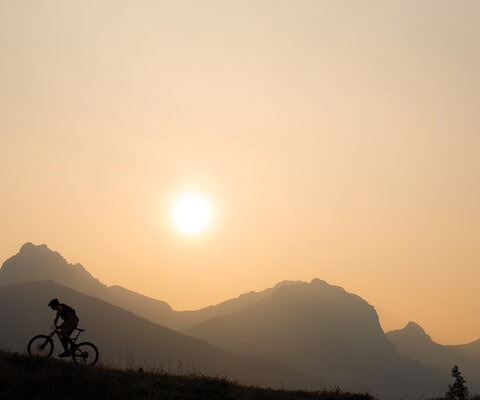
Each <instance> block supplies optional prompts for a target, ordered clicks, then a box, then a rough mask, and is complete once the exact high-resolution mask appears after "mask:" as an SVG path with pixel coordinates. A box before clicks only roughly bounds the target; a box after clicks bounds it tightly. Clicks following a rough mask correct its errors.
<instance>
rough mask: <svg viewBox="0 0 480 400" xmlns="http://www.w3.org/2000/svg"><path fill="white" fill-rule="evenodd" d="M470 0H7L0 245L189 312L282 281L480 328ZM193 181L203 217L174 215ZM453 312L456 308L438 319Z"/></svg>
mask: <svg viewBox="0 0 480 400" xmlns="http://www.w3.org/2000/svg"><path fill="white" fill-rule="evenodd" d="M479 22H480V2H477V1H466V0H465V1H441V0H438V1H436V0H423V1H416V0H412V1H393V0H392V1H373V0H372V1H370V0H369V1H354V0H351V1H334V2H333V1H317V0H311V1H309V0H301V1H299V0H290V1H286V0H276V1H273V0H272V1H267V0H265V1H253V0H252V1H249V0H242V1H214V0H209V1H207V0H196V1H183V0H179V1H155V2H152V1H146V0H145V1H135V2H133V1H123V0H116V1H106V2H101V3H99V2H97V1H82V2H65V1H63V0H58V1H48V2H37V1H33V0H32V1H23V2H18V1H14V0H11V1H8V0H4V1H0V54H1V57H0V184H1V187H2V192H1V193H2V195H1V197H0V222H1V224H0V225H1V229H2V240H1V241H0V260H1V261H2V262H3V261H4V260H5V259H6V258H8V257H10V256H12V255H14V254H15V253H16V252H17V251H18V249H19V248H20V246H21V245H22V244H23V243H24V242H27V241H31V242H33V243H35V244H41V243H45V244H47V245H48V246H49V247H50V248H51V249H53V250H55V251H58V252H60V253H61V254H62V255H63V256H64V257H65V258H66V259H67V260H68V261H69V262H73V263H76V262H80V263H82V264H83V265H84V266H85V267H86V268H87V269H88V270H89V271H90V272H91V273H92V274H93V275H94V276H96V277H97V278H99V279H100V280H101V281H103V282H105V283H107V284H120V285H123V286H125V287H128V288H130V289H133V290H136V291H139V292H141V293H144V294H147V295H150V296H153V297H156V298H159V299H162V300H165V301H167V302H169V303H170V304H171V305H172V306H173V307H174V308H176V309H187V308H199V307H203V306H206V305H209V304H212V303H217V302H220V301H222V300H225V299H228V298H231V297H234V296H237V295H239V294H240V293H243V292H246V291H250V290H261V289H264V288H266V287H270V286H272V285H274V284H275V283H277V282H278V281H281V280H286V279H288V280H310V279H312V278H314V277H319V278H321V279H324V280H326V281H328V282H329V283H331V284H335V285H339V286H343V287H344V288H345V289H347V290H348V291H350V292H354V293H356V294H359V295H360V296H362V297H363V298H365V299H366V300H367V301H369V302H370V303H371V304H373V305H374V306H375V307H376V309H377V310H378V312H379V314H380V317H381V322H382V324H383V326H384V329H386V330H389V329H394V328H400V327H402V326H403V325H404V324H405V323H406V322H408V321H409V320H413V321H416V322H417V323H419V324H420V325H421V326H423V327H424V328H425V329H426V331H427V332H428V333H429V334H431V336H432V338H433V339H434V340H437V341H438V342H440V343H445V344H453V343H464V342H468V341H472V340H475V339H478V338H480V317H479V313H478V304H479V300H480V292H479V291H478V284H479V283H478V282H479V281H480V268H479V264H480V263H479V261H480V246H479V244H480V243H479V235H478V232H479V227H480V186H479V182H480V157H479V156H478V151H479V148H480V135H479V132H480V129H479V128H480V120H479V115H478V106H479V104H480V80H479V74H478V71H480V24H479ZM188 190H194V191H197V192H199V193H202V194H203V195H204V196H206V197H208V198H209V199H210V200H211V201H212V207H213V211H212V213H213V221H212V225H211V226H210V227H209V229H208V230H207V231H206V232H205V233H203V234H201V235H198V236H196V237H189V236H186V235H184V234H181V233H180V232H178V231H177V230H176V229H175V228H174V227H173V226H172V223H171V208H172V202H173V200H174V199H175V198H177V197H178V196H180V195H181V194H182V193H183V192H185V191H188ZM452 321H455V322H452Z"/></svg>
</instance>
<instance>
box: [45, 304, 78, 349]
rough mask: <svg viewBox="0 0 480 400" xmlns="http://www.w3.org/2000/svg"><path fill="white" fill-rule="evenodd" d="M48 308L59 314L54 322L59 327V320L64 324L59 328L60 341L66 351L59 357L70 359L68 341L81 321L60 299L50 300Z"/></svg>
mask: <svg viewBox="0 0 480 400" xmlns="http://www.w3.org/2000/svg"><path fill="white" fill-rule="evenodd" d="M48 306H49V307H50V308H51V309H52V310H53V311H56V312H57V315H56V317H55V319H54V320H53V323H54V324H55V325H57V321H58V319H59V318H61V319H63V323H62V324H61V325H60V326H59V327H58V328H59V330H60V335H59V336H60V341H61V342H62V346H63V348H64V350H65V351H64V352H63V353H61V354H59V355H58V356H59V357H68V356H69V355H70V351H69V350H68V340H69V338H70V335H71V334H72V332H73V330H74V329H75V328H76V327H77V325H78V321H79V319H78V317H77V315H76V313H75V310H74V309H73V308H72V307H70V306H67V305H66V304H64V303H60V302H59V301H58V299H52V300H50V302H49V303H48Z"/></svg>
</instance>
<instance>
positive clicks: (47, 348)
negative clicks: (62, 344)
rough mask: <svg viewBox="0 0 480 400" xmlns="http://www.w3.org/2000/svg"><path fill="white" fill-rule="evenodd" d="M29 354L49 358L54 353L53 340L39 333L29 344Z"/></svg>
mask: <svg viewBox="0 0 480 400" xmlns="http://www.w3.org/2000/svg"><path fill="white" fill-rule="evenodd" d="M27 351H28V354H29V355H31V356H34V357H42V358H48V357H50V356H51V355H52V353H53V340H52V338H51V337H50V336H47V335H37V336H34V337H33V338H31V339H30V341H29V342H28V345H27Z"/></svg>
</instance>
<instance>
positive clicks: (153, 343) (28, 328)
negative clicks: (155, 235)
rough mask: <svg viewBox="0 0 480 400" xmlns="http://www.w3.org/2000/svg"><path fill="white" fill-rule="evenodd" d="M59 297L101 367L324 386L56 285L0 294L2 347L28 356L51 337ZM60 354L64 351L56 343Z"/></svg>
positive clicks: (24, 286)
mask: <svg viewBox="0 0 480 400" xmlns="http://www.w3.org/2000/svg"><path fill="white" fill-rule="evenodd" d="M52 293H54V294H55V296H58V297H59V298H61V299H62V300H64V301H65V302H68V303H69V304H72V305H74V306H75V309H76V311H77V314H78V315H79V316H80V325H79V326H80V327H81V328H84V329H86V331H85V332H84V333H82V340H91V341H93V342H95V344H96V345H97V347H98V349H99V351H100V357H101V360H100V361H104V362H107V363H109V364H110V365H116V366H119V367H123V366H125V365H127V366H128V365H130V364H133V365H134V366H136V367H137V368H138V367H142V366H143V367H155V368H157V369H159V370H161V371H167V372H168V371H169V372H172V373H181V374H190V373H203V374H208V375H212V376H225V375H226V376H228V377H231V378H232V379H238V380H240V381H241V382H244V383H247V384H259V385H261V386H267V387H268V386H272V387H277V388H280V387H286V388H303V387H305V388H309V389H313V388H321V387H323V385H322V382H321V381H320V380H318V379H313V378H310V377H308V376H306V375H305V374H302V373H299V372H297V371H295V370H294V369H293V368H292V367H289V366H287V365H284V364H282V363H280V362H276V361H272V360H267V359H262V358H259V357H252V356H244V355H238V354H234V353H231V352H228V351H225V350H222V349H220V348H218V347H216V346H213V345H211V344H208V343H206V342H203V341H201V340H199V339H195V338H192V337H189V336H186V335H184V334H181V333H178V332H175V331H172V330H171V329H169V328H166V327H163V326H160V325H157V324H154V323H153V322H150V321H148V320H146V319H144V318H141V317H138V316H136V315H134V314H132V313H131V312H128V311H125V310H123V309H122V308H120V307H116V306H113V305H112V304H110V303H107V302H105V301H103V300H99V299H97V298H95V297H93V296H88V295H85V294H83V293H80V292H78V291H76V290H72V289H70V288H67V287H65V286H61V285H59V284H58V283H55V282H53V281H44V282H29V283H23V284H17V285H12V286H6V287H3V288H0V325H1V326H2V329H1V330H0V344H1V347H2V348H6V349H9V350H15V351H25V349H26V344H27V342H28V340H29V339H30V338H31V337H32V336H34V335H36V334H42V333H43V334H48V333H49V328H50V325H51V324H52V320H53V316H52V313H51V310H50V309H49V308H48V307H47V303H48V301H49V299H50V297H51V296H52ZM56 348H57V351H56V352H55V353H58V352H60V351H62V350H61V349H60V344H59V343H56Z"/></svg>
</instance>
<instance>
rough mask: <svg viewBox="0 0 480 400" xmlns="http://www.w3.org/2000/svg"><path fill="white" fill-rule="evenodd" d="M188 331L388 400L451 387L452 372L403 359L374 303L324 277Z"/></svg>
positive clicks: (279, 291) (284, 289)
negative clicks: (322, 279) (330, 283)
mask: <svg viewBox="0 0 480 400" xmlns="http://www.w3.org/2000/svg"><path fill="white" fill-rule="evenodd" d="M184 332H185V333H187V334H190V335H192V336H195V337H197V338H200V339H203V340H205V341H208V342H210V343H213V344H215V345H218V346H220V347H222V348H224V349H228V350H231V351H234V352H238V353H243V354H251V355H257V356H262V357H267V358H270V359H275V360H279V361H282V362H284V363H288V364H289V365H292V366H293V367H294V368H296V369H298V370H300V371H302V372H305V373H308V374H310V375H314V376H317V377H323V378H324V379H325V380H326V381H328V382H332V383H334V384H338V385H340V386H341V387H344V388H349V389H352V390H360V391H362V390H369V391H370V392H372V393H373V394H377V395H380V396H381V397H383V398H387V397H400V396H412V395H419V394H420V393H431V394H432V395H433V394H441V393H443V392H444V388H445V383H446V382H448V374H446V373H443V372H441V371H440V370H437V369H434V368H431V367H427V366H424V365H421V364H420V363H418V362H415V361H411V360H407V359H405V358H402V357H400V356H399V355H398V354H397V352H396V350H395V347H394V346H393V345H392V343H390V342H389V341H388V340H387V338H386V337H385V334H384V332H383V331H382V329H381V327H380V324H379V321H378V316H377V314H376V312H375V310H374V308H373V307H372V306H371V305H369V304H368V303H367V302H366V301H364V300H363V299H361V298H360V297H358V296H356V295H353V294H350V293H347V292H346V291H345V290H343V289H342V288H340V287H336V286H330V285H328V284H327V283H326V282H324V281H321V280H319V279H314V280H313V281H312V282H311V283H305V282H302V283H294V284H290V285H284V286H281V287H279V288H277V289H276V290H274V291H273V292H272V293H270V294H269V296H267V297H265V298H263V299H261V300H259V301H258V302H256V303H255V304H253V305H252V306H250V307H248V308H246V309H244V310H242V311H240V312H238V313H236V314H231V315H227V316H220V317H216V318H213V319H211V320H209V321H206V322H203V323H201V324H199V325H198V326H196V327H193V328H190V329H186V330H184Z"/></svg>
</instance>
